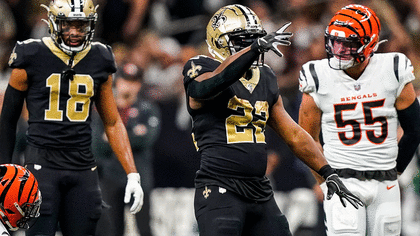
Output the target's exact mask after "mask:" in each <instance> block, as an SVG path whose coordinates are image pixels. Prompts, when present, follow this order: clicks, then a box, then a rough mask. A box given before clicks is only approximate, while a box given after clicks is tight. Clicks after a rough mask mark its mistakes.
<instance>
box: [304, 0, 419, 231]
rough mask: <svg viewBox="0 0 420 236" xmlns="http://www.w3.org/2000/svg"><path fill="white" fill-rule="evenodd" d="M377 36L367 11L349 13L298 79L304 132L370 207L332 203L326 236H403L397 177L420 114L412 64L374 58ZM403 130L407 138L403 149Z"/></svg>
mask: <svg viewBox="0 0 420 236" xmlns="http://www.w3.org/2000/svg"><path fill="white" fill-rule="evenodd" d="M380 29H381V26H380V22H379V18H378V17H377V16H376V14H375V13H374V12H373V11H372V10H371V9H370V8H368V7H366V6H362V5H355V4H352V5H348V6H345V7H344V8H342V9H341V10H339V11H338V12H337V13H336V14H335V15H334V16H333V18H332V19H331V21H330V23H329V25H328V26H327V28H326V31H325V47H326V51H327V55H328V58H327V59H323V60H316V61H310V62H307V63H306V64H304V65H303V67H302V70H301V72H300V77H299V82H300V85H299V89H300V90H301V91H302V92H303V97H302V104H301V107H300V112H299V124H300V125H301V126H302V127H303V128H304V129H305V130H306V131H308V132H309V134H310V135H311V136H312V137H313V138H314V139H315V140H316V141H317V142H318V144H319V145H320V148H321V149H322V150H323V152H324V155H325V157H326V158H327V160H328V163H329V164H330V165H331V166H332V167H333V168H334V169H336V171H337V173H338V175H339V176H340V177H341V178H343V182H344V184H345V185H346V186H347V187H348V189H349V190H350V191H351V192H353V193H355V195H357V196H358V197H359V198H360V199H361V200H362V201H363V202H364V203H365V207H362V208H359V209H355V208H352V207H347V208H344V207H343V206H342V205H341V203H340V200H339V199H338V198H336V197H335V196H334V197H333V198H332V200H331V201H325V202H324V208H325V209H324V210H325V213H326V228H327V234H328V235H329V236H331V235H360V236H365V235H372V236H383V235H400V233H401V203H400V190H399V186H398V181H397V177H398V174H400V173H402V172H403V171H404V169H405V168H406V166H407V165H408V163H409V162H410V160H411V158H412V156H413V154H414V152H415V150H416V148H417V146H418V144H419V142H420V109H419V103H418V102H417V99H416V94H415V92H414V88H413V85H412V83H411V81H413V80H414V74H413V66H412V65H411V62H410V60H409V59H408V58H407V57H406V56H405V55H404V54H402V53H376V54H374V53H375V51H376V50H377V48H378V46H379V44H380V43H381V42H382V41H379V33H380ZM398 123H400V125H401V126H402V128H403V130H404V135H403V137H402V138H401V140H400V141H399V142H398V140H397V126H398ZM321 130H322V136H321V137H320V134H321ZM315 175H316V174H315ZM321 187H322V188H323V190H324V193H325V184H321Z"/></svg>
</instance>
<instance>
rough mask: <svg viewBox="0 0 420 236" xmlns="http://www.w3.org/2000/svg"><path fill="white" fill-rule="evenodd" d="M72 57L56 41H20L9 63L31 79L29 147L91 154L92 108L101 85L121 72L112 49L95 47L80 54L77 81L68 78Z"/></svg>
mask: <svg viewBox="0 0 420 236" xmlns="http://www.w3.org/2000/svg"><path fill="white" fill-rule="evenodd" d="M69 59H70V56H68V55H67V54H65V53H64V52H62V51H61V50H60V49H59V48H58V47H56V46H55V44H54V42H53V41H52V39H51V38H48V37H46V38H43V39H42V40H39V39H29V40H26V41H23V42H18V43H17V44H16V46H15V48H14V50H13V52H12V54H11V57H10V61H9V65H10V67H12V68H21V69H25V71H26V73H27V77H28V83H29V86H28V91H27V97H26V104H27V108H28V111H29V120H28V124H29V128H28V132H27V137H28V144H30V145H32V146H35V147H39V148H45V147H47V148H53V149H60V150H74V151H77V150H86V149H89V148H90V145H91V128H90V123H91V118H90V115H91V110H92V107H93V101H94V99H95V95H96V94H97V90H98V88H99V85H100V84H101V83H103V82H105V81H106V80H107V79H108V76H109V74H111V73H114V72H115V71H116V66H115V61H114V56H113V53H112V50H111V48H110V47H109V46H106V45H103V44H100V43H92V45H90V46H89V47H88V48H86V49H85V50H83V51H81V52H79V53H77V54H76V56H75V58H74V63H73V65H74V66H73V69H74V71H75V72H76V74H75V75H74V76H73V78H72V79H64V78H63V76H62V72H63V71H64V70H65V69H66V67H67V64H68V61H69Z"/></svg>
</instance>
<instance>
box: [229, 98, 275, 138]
mask: <svg viewBox="0 0 420 236" xmlns="http://www.w3.org/2000/svg"><path fill="white" fill-rule="evenodd" d="M228 108H229V109H232V110H235V111H239V112H242V114H241V115H230V116H229V117H227V118H226V123H225V126H226V138H227V143H254V142H256V143H265V134H264V129H265V126H266V123H267V120H268V116H269V115H268V102H267V101H256V102H255V106H254V107H253V106H252V105H251V103H250V102H249V101H248V100H245V99H240V98H238V97H236V96H235V97H233V98H231V99H230V100H229V103H228ZM253 111H255V112H254V115H253V113H252V112H253ZM254 118H257V119H256V120H254Z"/></svg>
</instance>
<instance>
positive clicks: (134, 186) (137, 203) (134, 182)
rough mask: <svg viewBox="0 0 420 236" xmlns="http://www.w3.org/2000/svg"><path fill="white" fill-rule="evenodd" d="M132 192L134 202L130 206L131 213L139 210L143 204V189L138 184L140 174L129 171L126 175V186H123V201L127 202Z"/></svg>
mask: <svg viewBox="0 0 420 236" xmlns="http://www.w3.org/2000/svg"><path fill="white" fill-rule="evenodd" d="M131 194H133V197H134V202H133V205H132V206H131V208H130V212H131V214H136V213H137V212H139V211H140V210H141V208H142V206H143V196H144V193H143V189H142V188H141V185H140V174H139V173H130V174H128V175H127V186H126V187H125V196H124V202H125V203H129V202H130V199H131Z"/></svg>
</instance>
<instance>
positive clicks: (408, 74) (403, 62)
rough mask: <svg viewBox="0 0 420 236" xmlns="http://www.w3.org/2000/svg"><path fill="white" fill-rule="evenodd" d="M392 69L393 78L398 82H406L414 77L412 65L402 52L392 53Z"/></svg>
mask: <svg viewBox="0 0 420 236" xmlns="http://www.w3.org/2000/svg"><path fill="white" fill-rule="evenodd" d="M393 69H394V75H395V78H396V79H397V80H398V82H400V83H407V82H410V81H412V80H414V79H415V76H414V67H413V65H412V64H411V61H410V59H408V57H407V56H406V55H404V54H402V53H393Z"/></svg>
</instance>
